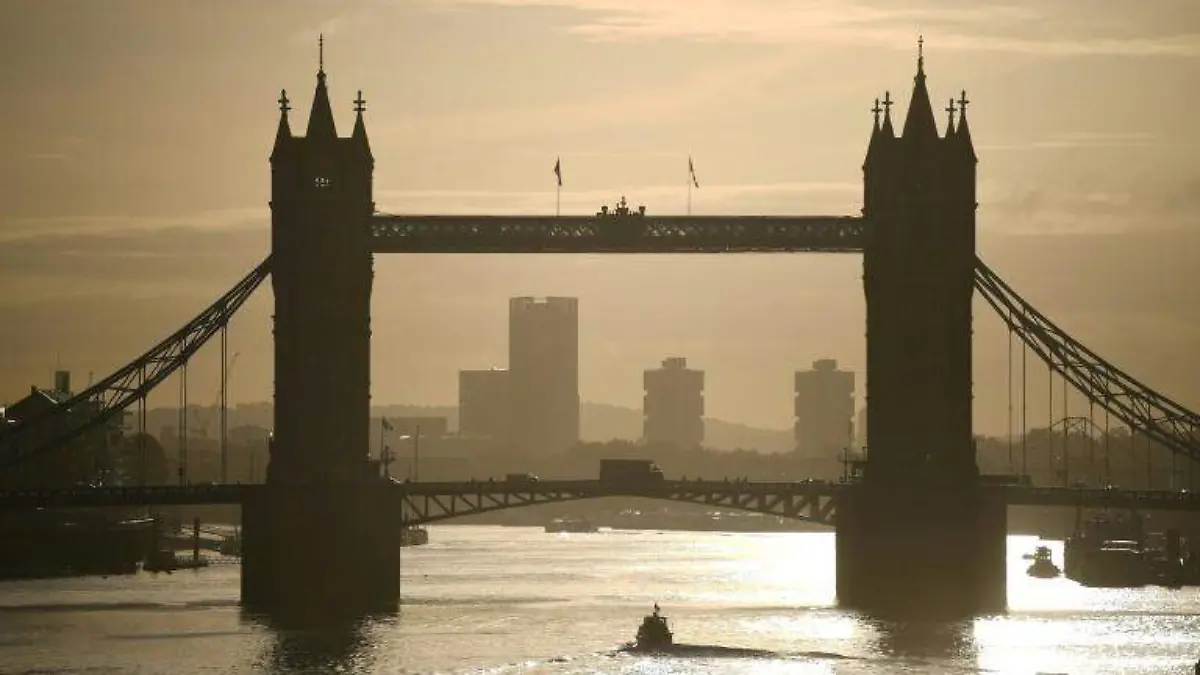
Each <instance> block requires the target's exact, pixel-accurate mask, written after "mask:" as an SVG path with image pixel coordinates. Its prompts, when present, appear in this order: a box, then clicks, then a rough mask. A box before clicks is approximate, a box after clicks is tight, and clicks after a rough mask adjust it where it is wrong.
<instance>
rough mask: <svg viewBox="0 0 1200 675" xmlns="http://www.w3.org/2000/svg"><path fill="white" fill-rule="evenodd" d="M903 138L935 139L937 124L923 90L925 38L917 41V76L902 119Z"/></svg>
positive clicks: (926, 92) (930, 104)
mask: <svg viewBox="0 0 1200 675" xmlns="http://www.w3.org/2000/svg"><path fill="white" fill-rule="evenodd" d="M904 137H905V138H918V137H919V138H936V137H937V122H936V121H935V120H934V119H933V104H932V103H930V101H929V91H928V90H927V89H926V88H925V38H924V37H922V38H920V39H919V40H918V41H917V76H916V77H915V78H913V94H912V99H910V101H909V103H908V115H907V116H906V117H905V118H904Z"/></svg>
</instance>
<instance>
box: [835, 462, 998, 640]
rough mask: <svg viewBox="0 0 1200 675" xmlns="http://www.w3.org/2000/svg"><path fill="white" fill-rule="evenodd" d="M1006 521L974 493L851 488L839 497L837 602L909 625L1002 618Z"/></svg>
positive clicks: (940, 488) (991, 502) (970, 490)
mask: <svg viewBox="0 0 1200 675" xmlns="http://www.w3.org/2000/svg"><path fill="white" fill-rule="evenodd" d="M1007 520H1008V518H1007V506H1006V505H1005V504H1004V503H1003V502H1001V501H998V500H991V499H987V498H985V497H984V495H982V494H981V493H980V492H979V491H978V490H977V489H974V488H970V487H967V488H948V487H944V486H938V487H929V488H926V489H914V488H910V487H905V488H892V489H889V488H886V487H877V486H870V485H858V486H854V487H852V488H851V489H849V490H847V491H846V492H845V493H844V494H843V495H842V496H841V497H839V499H838V511H837V543H836V550H837V595H838V604H840V605H842V606H843V607H847V608H851V609H857V610H861V611H864V612H867V613H869V614H874V615H877V616H882V617H887V616H895V617H903V618H905V619H914V618H923V617H929V618H954V617H966V616H974V615H979V614H990V613H997V612H1003V611H1004V610H1005V607H1006V604H1007V597H1006V596H1007V584H1006V567H1005V558H1006V537H1007Z"/></svg>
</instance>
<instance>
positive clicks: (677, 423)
mask: <svg viewBox="0 0 1200 675" xmlns="http://www.w3.org/2000/svg"><path fill="white" fill-rule="evenodd" d="M643 384H644V386H645V389H646V396H645V398H644V399H643V400H642V414H643V415H644V417H645V419H644V422H643V424H644V427H643V436H644V438H645V440H646V442H647V443H672V444H674V445H676V446H678V447H680V448H693V447H696V446H698V445H700V444H701V443H703V442H704V371H703V370H691V369H689V368H688V367H687V359H685V358H680V357H672V358H669V359H665V360H663V362H662V367H661V368H656V369H654V370H647V371H646V372H645V375H644V376H643Z"/></svg>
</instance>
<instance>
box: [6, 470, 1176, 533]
mask: <svg viewBox="0 0 1200 675" xmlns="http://www.w3.org/2000/svg"><path fill="white" fill-rule="evenodd" d="M850 487H851V486H849V485H843V484H837V483H825V482H819V481H788V482H738V481H725V480H719V481H715V480H668V481H663V482H661V483H657V484H643V485H619V484H614V483H611V482H601V481H599V480H543V481H538V482H532V483H523V484H513V483H507V482H503V481H463V482H410V483H399V482H393V483H391V484H390V485H389V486H388V489H389V490H391V491H393V493H394V494H395V501H396V508H397V509H398V510H399V511H400V513H401V514H402V519H403V520H404V521H405V522H407V523H409V524H423V523H434V522H438V521H441V520H447V519H450V518H455V517H459V516H467V515H474V514H479V513H487V512H489V511H499V510H503V509H510V508H517V507H522V506H533V505H536V504H549V503H556V502H566V501H575V500H580V499H594V498H597V497H618V496H623V497H646V498H650V499H663V500H669V501H677V502H687V503H693V504H703V505H708V506H714V507H721V508H733V509H740V510H744V511H751V512H755V513H762V514H764V515H773V516H780V517H784V518H793V519H798V520H807V521H811V522H816V523H821V524H825V525H833V524H834V522H835V520H836V516H837V498H838V495H839V494H841V493H842V492H844V491H845V490H847V489H850ZM268 489H272V490H288V489H289V488H287V487H276V486H272V487H267V486H264V485H242V484H226V485H217V484H200V485H186V486H152V487H78V488H68V489H47V490H12V491H0V511H20V510H33V509H39V508H76V507H101V506H197V505H213V504H242V503H244V502H245V500H246V499H247V497H248V496H249V495H251V494H252V493H254V492H258V491H263V490H268ZM290 489H295V490H302V491H303V490H306V488H304V487H302V486H300V487H296V488H290ZM981 489H982V490H984V491H985V492H988V493H990V494H992V495H994V496H995V498H997V499H1000V500H1002V501H1004V502H1006V503H1007V504H1008V505H1010V506H1065V507H1071V506H1082V507H1087V508H1124V509H1141V510H1149V511H1192V512H1200V492H1188V491H1172V490H1118V489H1106V488H1064V487H1036V486H1018V485H1003V486H986V487H983V488H981Z"/></svg>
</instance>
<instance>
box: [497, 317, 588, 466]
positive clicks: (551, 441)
mask: <svg viewBox="0 0 1200 675" xmlns="http://www.w3.org/2000/svg"><path fill="white" fill-rule="evenodd" d="M508 312H509V314H508V381H509V396H510V399H509V401H510V403H509V409H510V411H511V414H510V418H509V420H510V423H511V427H510V430H509V442H510V444H511V445H512V446H513V447H514V448H515V450H516V451H517V452H519V453H523V454H534V455H545V454H551V453H556V452H562V451H564V450H566V449H568V448H570V447H571V446H573V445H575V444H576V443H577V442H579V301H578V300H577V299H576V298H546V299H545V300H542V301H538V300H535V299H534V298H528V297H526V298H512V299H510V300H509V305H508Z"/></svg>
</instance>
